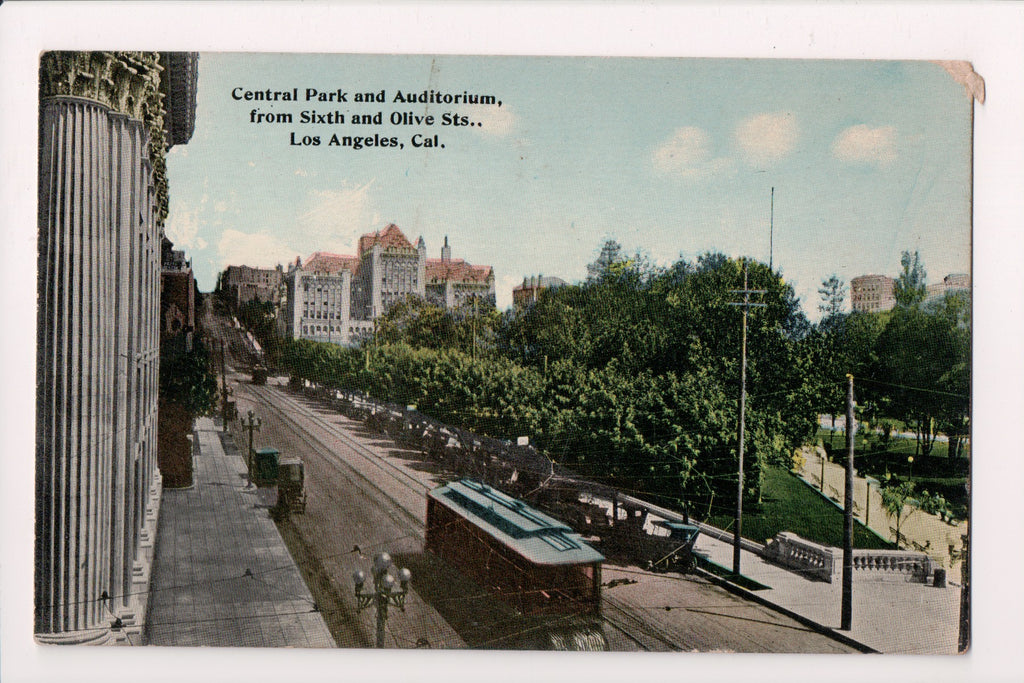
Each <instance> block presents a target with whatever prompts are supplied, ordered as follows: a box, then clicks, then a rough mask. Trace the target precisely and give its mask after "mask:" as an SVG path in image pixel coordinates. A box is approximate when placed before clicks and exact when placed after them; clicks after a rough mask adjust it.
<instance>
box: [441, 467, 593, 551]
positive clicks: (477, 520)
mask: <svg viewBox="0 0 1024 683" xmlns="http://www.w3.org/2000/svg"><path fill="white" fill-rule="evenodd" d="M427 495H429V496H430V497H431V498H432V499H433V500H435V501H437V502H438V503H440V504H442V505H444V506H445V507H447V508H448V509H450V510H452V511H453V512H455V513H456V514H457V515H459V516H460V517H463V518H465V519H467V520H469V521H471V522H472V523H473V524H475V525H476V526H477V527H479V528H480V529H482V530H483V531H485V532H486V533H487V534H488V535H490V536H491V537H493V538H494V539H495V540H497V541H499V542H500V543H501V544H502V545H505V546H507V547H509V548H511V549H513V550H515V551H516V552H517V553H519V554H520V555H522V556H523V557H525V558H526V559H527V560H529V561H530V562H533V563H534V564H542V565H566V564H590V563H593V562H603V561H604V556H603V555H601V554H600V553H599V552H597V551H596V550H594V549H593V548H591V547H590V546H589V545H587V544H586V543H584V542H583V540H582V537H581V536H580V535H579V534H577V533H576V532H574V531H573V530H572V528H571V527H569V526H568V525H567V524H565V523H563V522H560V521H558V520H557V519H555V518H554V517H550V516H548V515H546V514H544V513H543V512H541V511H539V510H535V509H534V508H532V507H530V506H529V505H527V504H526V503H523V502H522V501H520V500H517V499H515V498H512V497H510V496H507V495H505V494H504V493H502V492H500V491H497V490H495V489H493V488H491V487H489V486H487V485H485V484H481V483H480V482H477V481H473V480H472V479H462V480H459V481H455V482H452V483H450V484H448V485H447V486H442V487H441V488H439V489H434V490H433V491H431V492H430V493H428V494H427Z"/></svg>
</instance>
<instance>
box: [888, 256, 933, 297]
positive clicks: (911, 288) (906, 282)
mask: <svg viewBox="0 0 1024 683" xmlns="http://www.w3.org/2000/svg"><path fill="white" fill-rule="evenodd" d="M900 265H901V266H902V267H903V270H902V272H901V273H900V276H899V278H897V279H896V284H895V287H894V291H893V295H894V296H895V298H896V306H897V307H900V308H915V307H917V306H920V305H921V302H923V301H924V299H925V297H926V296H927V295H928V290H927V277H928V274H927V273H926V272H925V269H924V264H923V263H921V255H920V254H919V253H918V252H916V251H915V252H914V253H913V254H911V253H910V252H909V251H904V252H903V254H902V255H901V256H900Z"/></svg>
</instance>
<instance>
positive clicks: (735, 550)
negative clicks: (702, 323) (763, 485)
mask: <svg viewBox="0 0 1024 683" xmlns="http://www.w3.org/2000/svg"><path fill="white" fill-rule="evenodd" d="M765 291H766V290H763V289H750V288H749V287H748V286H747V263H746V261H744V262H743V289H733V290H730V292H731V293H733V294H742V295H743V301H742V302H737V303H730V304H729V305H730V306H742V307H743V345H742V351H741V357H742V361H741V363H740V436H739V467H738V470H737V479H738V481H737V485H736V518H735V520H733V521H734V526H733V542H732V573H733V574H735V575H736V576H739V574H740V538H741V535H742V531H743V445H744V440H745V431H746V419H747V313H748V312H749V311H750V308H751V307H754V308H764V307H765V306H766V304H762V303H753V302H751V301H750V295H751V294H764V293H765Z"/></svg>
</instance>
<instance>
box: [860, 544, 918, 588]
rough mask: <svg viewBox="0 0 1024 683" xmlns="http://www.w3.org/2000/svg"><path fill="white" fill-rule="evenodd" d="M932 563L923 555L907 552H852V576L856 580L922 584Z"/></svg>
mask: <svg viewBox="0 0 1024 683" xmlns="http://www.w3.org/2000/svg"><path fill="white" fill-rule="evenodd" d="M932 569H933V562H932V560H931V558H929V557H928V555H926V554H925V553H920V552H914V551H909V550H854V551H853V572H854V573H853V576H854V578H856V579H858V580H862V579H867V580H872V581H908V582H909V581H916V582H919V583H924V582H927V581H928V576H929V575H930V574H931V573H932Z"/></svg>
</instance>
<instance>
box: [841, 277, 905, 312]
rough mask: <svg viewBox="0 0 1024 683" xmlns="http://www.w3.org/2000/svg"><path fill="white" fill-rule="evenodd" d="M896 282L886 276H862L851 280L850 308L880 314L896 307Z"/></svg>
mask: <svg viewBox="0 0 1024 683" xmlns="http://www.w3.org/2000/svg"><path fill="white" fill-rule="evenodd" d="M895 292H896V280H894V279H893V278H891V277H888V276H886V275H861V276H860V277H855V278H853V279H852V280H850V307H851V308H852V309H853V310H854V311H862V312H866V313H880V312H881V311H888V310H890V309H892V307H893V306H895V305H896V295H895Z"/></svg>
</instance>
